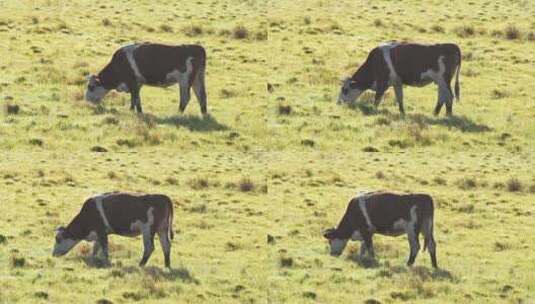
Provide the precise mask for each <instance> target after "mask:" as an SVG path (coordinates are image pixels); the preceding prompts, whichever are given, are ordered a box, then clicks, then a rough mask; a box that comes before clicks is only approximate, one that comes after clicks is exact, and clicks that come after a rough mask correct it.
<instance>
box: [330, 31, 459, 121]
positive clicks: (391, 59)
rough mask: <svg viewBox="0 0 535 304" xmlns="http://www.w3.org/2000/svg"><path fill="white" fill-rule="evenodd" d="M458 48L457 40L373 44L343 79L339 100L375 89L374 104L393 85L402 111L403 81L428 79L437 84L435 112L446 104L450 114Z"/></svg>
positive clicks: (419, 83) (420, 84)
mask: <svg viewBox="0 0 535 304" xmlns="http://www.w3.org/2000/svg"><path fill="white" fill-rule="evenodd" d="M460 69H461V50H460V49H459V47H458V46H457V45H456V44H452V43H444V44H432V45H423V44H413V43H396V42H393V43H388V44H384V45H381V46H379V47H376V48H374V49H373V50H372V51H371V52H370V53H369V55H368V58H367V59H366V61H365V62H364V64H362V65H361V66H360V67H359V68H358V70H357V71H356V72H355V74H353V76H351V77H348V78H346V79H345V80H344V81H343V84H342V88H341V90H340V95H339V97H338V103H342V102H346V103H349V102H351V103H352V102H355V100H357V98H358V97H359V96H360V95H361V94H362V93H363V92H364V91H366V90H373V91H375V106H378V105H379V103H380V102H381V100H382V98H383V95H384V93H385V91H386V90H387V89H388V88H389V87H390V86H393V87H394V92H395V94H396V101H397V103H398V106H399V111H400V113H401V115H404V114H405V109H404V108H403V85H408V86H415V87H423V86H426V85H428V84H430V83H431V82H434V83H435V84H436V85H437V86H438V101H437V105H436V107H435V111H434V114H435V115H438V114H439V113H440V109H441V108H442V106H443V105H444V104H446V114H447V115H452V107H453V97H454V95H453V92H452V90H451V85H450V83H451V80H452V78H453V76H454V74H455V97H456V99H457V100H459V97H460V88H459V71H460Z"/></svg>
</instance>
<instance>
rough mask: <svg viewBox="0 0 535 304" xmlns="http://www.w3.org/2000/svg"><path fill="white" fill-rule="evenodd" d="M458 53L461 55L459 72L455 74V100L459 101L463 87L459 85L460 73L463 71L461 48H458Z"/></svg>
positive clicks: (458, 66)
mask: <svg viewBox="0 0 535 304" xmlns="http://www.w3.org/2000/svg"><path fill="white" fill-rule="evenodd" d="M457 54H458V56H459V64H458V65H457V73H456V74H455V100H457V102H459V101H460V99H461V87H460V86H459V74H460V73H461V58H462V56H461V50H460V49H458V50H457Z"/></svg>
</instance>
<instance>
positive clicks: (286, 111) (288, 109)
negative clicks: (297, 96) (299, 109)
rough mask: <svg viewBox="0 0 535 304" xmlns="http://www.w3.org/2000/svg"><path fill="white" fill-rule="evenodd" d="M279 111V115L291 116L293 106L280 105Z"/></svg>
mask: <svg viewBox="0 0 535 304" xmlns="http://www.w3.org/2000/svg"><path fill="white" fill-rule="evenodd" d="M277 111H278V113H279V115H290V114H291V113H292V106H291V105H287V104H282V103H280V104H279V106H278V108H277Z"/></svg>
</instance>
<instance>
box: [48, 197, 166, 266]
mask: <svg viewBox="0 0 535 304" xmlns="http://www.w3.org/2000/svg"><path fill="white" fill-rule="evenodd" d="M156 233H158V237H159V239H160V244H161V246H162V249H163V253H164V259H165V267H168V268H170V267H171V258H170V253H171V240H172V239H173V237H174V233H173V204H172V202H171V199H170V198H169V197H168V196H166V195H163V194H134V193H125V192H109V193H104V194H100V195H95V196H93V197H90V198H89V199H87V200H86V201H85V202H84V204H83V206H82V209H81V210H80V212H79V213H78V214H77V215H76V216H75V217H74V218H73V219H72V221H71V222H70V223H69V225H67V227H59V228H57V229H56V242H55V244H54V250H53V252H52V255H53V256H55V257H58V256H63V255H65V254H67V253H68V252H69V251H70V250H71V249H72V248H73V247H74V246H75V245H76V244H78V243H79V242H80V241H82V240H85V241H89V242H94V245H93V256H94V257H96V256H97V255H98V253H99V251H102V255H103V258H104V261H105V263H106V264H107V265H109V259H108V235H110V234H117V235H121V236H129V237H135V236H138V235H140V234H142V235H143V245H144V252H143V257H142V259H141V261H140V262H139V266H145V264H146V263H147V261H148V260H149V257H150V256H151V254H152V252H153V251H154V235H155V234H156Z"/></svg>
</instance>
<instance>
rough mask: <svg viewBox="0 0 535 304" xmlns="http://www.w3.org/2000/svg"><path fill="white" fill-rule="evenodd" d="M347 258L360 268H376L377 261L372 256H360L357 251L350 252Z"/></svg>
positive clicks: (377, 265)
mask: <svg viewBox="0 0 535 304" xmlns="http://www.w3.org/2000/svg"><path fill="white" fill-rule="evenodd" d="M347 259H348V260H350V261H352V262H355V263H357V265H359V266H360V267H362V268H377V267H379V261H378V260H377V259H376V258H374V257H369V256H361V255H360V254H359V253H356V252H352V253H350V254H349V255H348V256H347Z"/></svg>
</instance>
